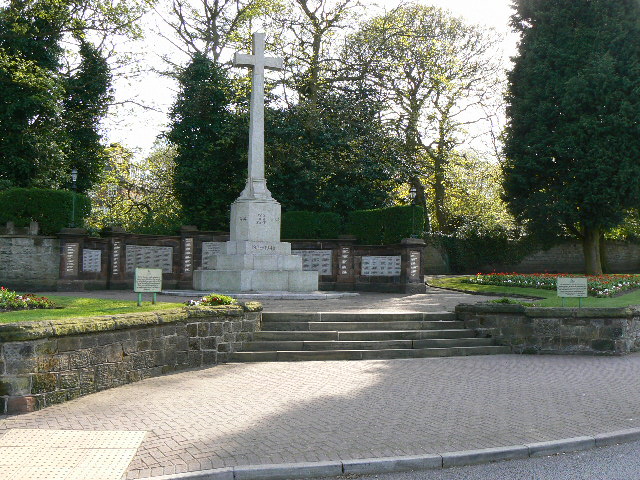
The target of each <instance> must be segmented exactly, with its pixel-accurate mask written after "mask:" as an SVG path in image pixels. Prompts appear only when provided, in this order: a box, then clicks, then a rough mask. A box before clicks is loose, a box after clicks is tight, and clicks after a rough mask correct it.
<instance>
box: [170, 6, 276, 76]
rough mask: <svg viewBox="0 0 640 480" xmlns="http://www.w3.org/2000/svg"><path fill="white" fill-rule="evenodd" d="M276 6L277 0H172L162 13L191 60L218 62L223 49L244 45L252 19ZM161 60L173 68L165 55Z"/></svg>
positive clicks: (182, 49) (269, 11)
mask: <svg viewBox="0 0 640 480" xmlns="http://www.w3.org/2000/svg"><path fill="white" fill-rule="evenodd" d="M280 8H283V5H282V4H281V2H280V1H279V0H199V1H198V2H194V1H191V0H172V2H171V11H170V12H169V13H168V14H163V15H162V16H163V17H164V22H165V23H166V24H167V25H168V26H169V27H170V28H171V30H172V31H173V33H174V34H175V36H176V38H175V39H174V40H171V41H172V43H173V44H174V45H175V46H176V47H177V48H178V49H179V50H181V51H182V52H183V53H186V54H187V55H188V56H189V58H191V59H193V58H195V55H196V54H197V55H201V56H206V57H209V58H211V59H213V61H214V62H216V63H218V62H219V61H220V55H221V54H222V52H223V50H224V49H225V48H231V47H237V46H239V45H248V43H247V42H248V41H249V40H248V39H249V38H250V35H251V26H252V22H253V21H254V20H255V19H257V18H259V17H262V16H264V15H268V14H271V13H272V12H274V11H276V10H279V9H280ZM161 35H163V36H165V35H164V34H162V33H161ZM165 38H167V37H166V36H165ZM165 60H167V61H168V62H169V63H171V64H172V65H173V66H174V67H176V68H177V65H175V64H173V62H172V61H171V60H170V59H169V57H168V56H167V57H165Z"/></svg>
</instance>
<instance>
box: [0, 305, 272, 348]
mask: <svg viewBox="0 0 640 480" xmlns="http://www.w3.org/2000/svg"><path fill="white" fill-rule="evenodd" d="M260 311H262V305H261V304H260V303H258V302H246V303H243V304H238V305H219V306H185V307H182V308H174V309H169V310H159V311H157V312H140V313H123V314H117V315H101V316H95V317H77V318H60V319H51V320H40V321H37V322H16V323H3V324H0V343H1V342H17V341H24V340H37V339H39V338H52V337H64V336H67V335H78V334H83V333H96V332H106V331H114V330H123V329H127V328H137V327H144V326H149V325H162V324H169V323H176V322H185V321H188V320H189V319H192V318H193V319H195V318H203V317H224V316H227V317H229V316H230V317H241V316H243V314H244V312H260Z"/></svg>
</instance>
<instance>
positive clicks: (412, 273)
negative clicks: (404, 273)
mask: <svg viewBox="0 0 640 480" xmlns="http://www.w3.org/2000/svg"><path fill="white" fill-rule="evenodd" d="M409 277H411V278H412V279H417V278H419V277H420V252H410V253H409Z"/></svg>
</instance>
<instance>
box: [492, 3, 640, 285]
mask: <svg viewBox="0 0 640 480" xmlns="http://www.w3.org/2000/svg"><path fill="white" fill-rule="evenodd" d="M638 18H640V3H639V2H638V1H636V0H620V1H616V2H611V1H608V0H575V1H572V2H560V1H557V0H518V1H517V2H516V13H515V14H514V16H513V17H512V25H513V27H514V28H515V29H516V30H517V31H518V32H520V34H521V41H520V44H519V51H518V56H517V57H516V58H515V64H514V68H513V70H512V71H511V72H510V73H509V75H508V80H509V89H508V93H507V103H508V108H507V114H508V125H507V129H506V138H505V155H506V162H505V164H504V175H505V180H504V187H505V200H506V201H507V202H508V203H509V207H510V209H511V210H512V212H513V213H514V215H515V216H516V218H517V219H519V220H520V221H522V222H528V225H529V227H530V228H531V229H532V230H536V229H537V230H541V229H546V230H551V231H553V232H555V233H559V232H561V231H562V230H563V229H566V231H569V232H571V233H573V234H574V235H576V236H577V237H578V238H580V239H582V242H583V247H584V255H585V269H586V272H587V273H588V274H600V273H602V262H601V256H600V248H599V247H600V245H599V243H600V238H601V235H602V233H603V232H604V231H606V230H608V229H611V228H613V227H616V226H617V225H620V224H621V223H622V222H623V220H624V216H625V213H626V211H627V210H629V209H631V208H634V207H638V206H639V204H640V162H638V158H639V157H640V22H638Z"/></svg>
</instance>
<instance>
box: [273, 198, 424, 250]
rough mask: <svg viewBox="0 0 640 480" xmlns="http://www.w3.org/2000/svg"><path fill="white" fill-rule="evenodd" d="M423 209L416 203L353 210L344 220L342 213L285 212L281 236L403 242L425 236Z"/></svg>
mask: <svg viewBox="0 0 640 480" xmlns="http://www.w3.org/2000/svg"><path fill="white" fill-rule="evenodd" d="M423 228H424V210H423V208H422V207H419V206H416V205H413V206H411V205H408V206H399V207H388V208H377V209H373V210H354V211H352V212H348V213H347V219H346V221H345V222H344V223H343V222H342V219H341V217H340V215H338V214H337V213H329V212H322V213H319V212H286V213H284V214H283V215H282V238H288V239H292V238H295V239H316V238H317V239H325V238H338V235H340V234H343V233H346V234H349V235H355V236H356V237H357V238H358V241H359V242H360V243H361V244H363V245H389V244H394V243H400V241H401V240H402V239H403V238H408V237H410V236H411V235H416V236H422V230H423Z"/></svg>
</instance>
